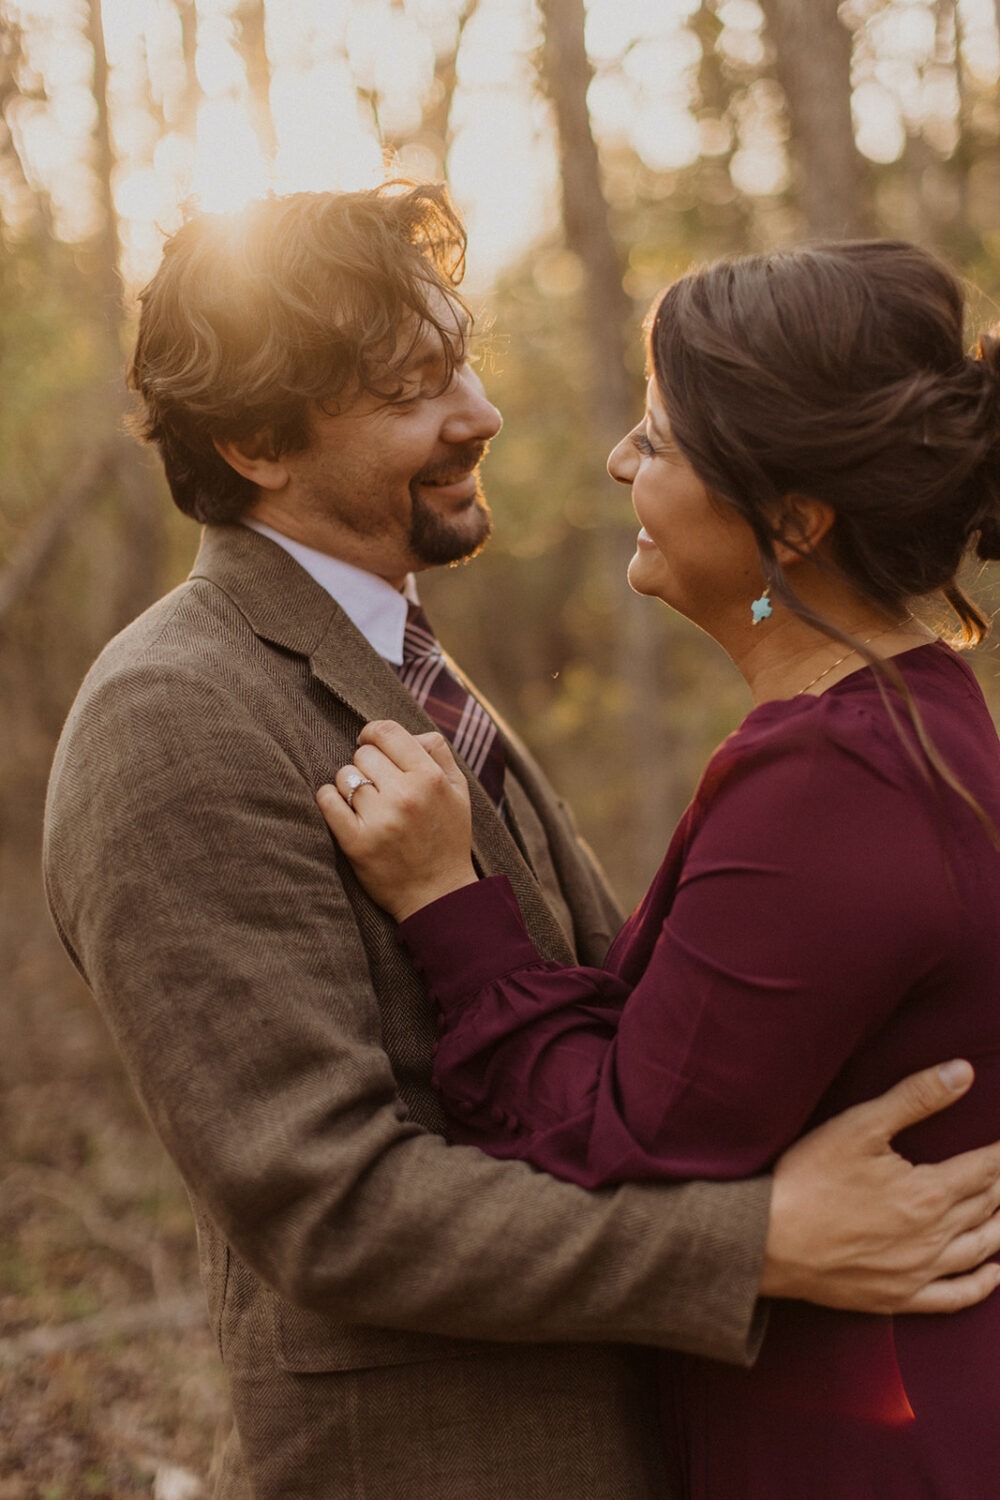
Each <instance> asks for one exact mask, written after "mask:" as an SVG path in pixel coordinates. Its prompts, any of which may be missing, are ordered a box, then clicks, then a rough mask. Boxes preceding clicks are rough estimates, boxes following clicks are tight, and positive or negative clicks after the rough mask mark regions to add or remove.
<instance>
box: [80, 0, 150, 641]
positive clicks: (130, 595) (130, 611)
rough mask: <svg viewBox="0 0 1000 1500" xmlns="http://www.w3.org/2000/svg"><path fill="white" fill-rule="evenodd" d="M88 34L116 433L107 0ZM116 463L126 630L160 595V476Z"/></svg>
mask: <svg viewBox="0 0 1000 1500" xmlns="http://www.w3.org/2000/svg"><path fill="white" fill-rule="evenodd" d="M86 14H87V34H88V38H89V40H90V45H91V49H92V53H93V69H94V71H93V91H94V103H95V106H96V112H97V113H96V125H95V131H94V158H95V161H94V165H95V169H96V177H97V183H98V195H99V203H100V209H101V214H100V228H99V230H98V233H97V235H96V237H95V240H94V244H93V252H94V271H93V284H94V287H95V291H96V295H97V299H98V304H99V312H100V326H101V330H102V343H103V351H104V364H105V369H106V375H105V379H106V390H107V400H108V406H107V420H108V427H109V431H110V432H115V431H117V430H118V429H119V428H120V427H121V422H122V416H123V413H124V410H125V384H124V376H123V365H124V354H123V348H122V344H123V339H122V333H123V325H124V311H123V307H122V293H121V279H120V276H119V270H118V262H119V236H118V215H117V211H116V209H115V200H114V190H113V184H114V171H115V165H116V162H115V153H114V145H113V142H112V138H111V118H110V113H109V109H108V62H107V53H106V50H105V45H104V22H103V16H102V12H101V0H87V12H86ZM119 453H120V457H119V460H118V463H117V479H118V487H119V490H120V495H119V502H118V503H119V512H118V517H119V520H118V533H119V538H120V543H121V546H120V556H119V560H118V570H117V571H118V577H117V579H116V593H117V599H116V610H115V615H116V618H117V620H118V621H119V622H120V623H122V624H125V623H126V622H127V621H128V620H131V619H133V618H134V617H135V616H136V615H137V614H139V613H140V611H141V610H143V609H145V608H146V606H147V605H148V604H150V603H151V602H152V600H153V599H154V598H155V597H156V593H157V590H158V587H159V583H160V569H161V562H162V554H163V533H162V526H161V523H160V516H159V512H158V505H159V497H158V494H157V489H156V485H155V483H154V480H153V474H152V471H151V469H150V467H149V464H148V463H147V462H146V460H145V457H144V455H143V454H142V453H141V452H140V451H139V448H138V446H137V445H136V444H127V445H123V446H122V447H121V448H120V450H119Z"/></svg>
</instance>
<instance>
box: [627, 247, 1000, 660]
mask: <svg viewBox="0 0 1000 1500" xmlns="http://www.w3.org/2000/svg"><path fill="white" fill-rule="evenodd" d="M963 315H964V297H963V293H962V288H961V286H960V284H959V282H958V281H957V280H956V278H955V276H954V275H952V273H951V271H949V269H948V268H947V266H945V265H943V264H942V263H941V262H940V261H939V260H937V259H935V257H934V256H932V255H929V254H927V252H926V251H924V250H921V249H919V247H918V246H916V245H911V244H907V243H904V242H901V241H895V240H867V241H847V242H841V243H833V244H819V245H812V246H806V247H803V248H800V249H794V250H788V251H783V250H782V251H775V252H773V253H771V254H766V255H753V256H746V257H743V258H740V259H736V260H730V261H720V262H718V263H716V264H714V265H710V266H708V267H706V268H704V269H701V270H696V271H694V272H692V273H691V274H690V275H688V276H684V277H682V278H681V280H679V281H677V282H675V283H674V285H673V286H671V287H669V288H668V289H667V291H666V292H665V293H664V295H663V297H662V298H661V300H660V302H659V305H658V306H657V307H656V309H655V313H654V315H653V318H652V322H651V326H650V329H649V349H650V357H651V363H652V366H653V370H654V372H655V375H656V380H657V384H658V386H659V390H660V395H661V397H662V399H663V403H664V406H665V407H666V410H667V414H668V416H669V418H670V423H671V427H672V430H673V435H674V438H675V440H676V442H677V444H678V447H679V448H680V449H681V450H682V452H683V453H684V454H685V456H686V457H687V458H688V460H689V461H690V463H691V464H692V465H693V467H694V469H695V470H696V472H697V474H698V475H699V477H700V478H701V480H702V481H703V483H704V484H705V485H706V486H707V487H708V489H709V490H710V491H712V493H713V494H714V495H716V496H717V497H718V498H719V499H720V500H721V501H724V502H725V503H726V504H728V505H731V506H733V507H734V508H735V509H736V510H738V511H739V512H740V513H741V515H743V516H744V517H745V518H746V520H747V521H748V522H749V524H750V526H751V527H752V528H753V531H754V534H755V536H756V538H757V542H758V545H759V548H760V553H761V561H762V565H763V568H764V574H765V577H766V578H767V580H768V582H769V583H770V585H771V589H772V592H773V593H774V595H775V597H776V598H779V599H781V600H782V602H783V603H785V604H786V605H788V607H789V608H791V609H793V610H794V611H795V612H796V613H798V614H799V615H801V616H802V617H804V618H807V619H809V620H811V621H812V623H814V624H817V625H819V626H820V628H826V627H825V625H824V622H822V621H820V620H819V619H818V618H816V617H814V616H813V615H812V614H811V612H810V611H809V610H807V609H806V608H805V606H804V605H803V604H802V603H801V601H799V600H798V599H797V598H796V596H795V594H794V591H793V590H792V589H791V587H790V585H789V583H788V580H787V579H786V577H785V574H784V572H783V570H782V568H781V566H780V564H779V563H778V561H777V559H776V557H775V552H774V542H775V534H774V518H775V513H776V510H777V508H778V505H779V503H780V501H781V499H782V497H783V496H786V495H793V494H796V493H797V494H805V495H810V496H812V497H814V498H816V499H819V500H823V501H825V502H827V504H829V505H830V506H831V508H832V509H833V511H834V514H835V520H834V524H833V527H832V530H831V533H830V539H831V545H832V549H833V557H834V560H835V563H836V565H837V566H838V568H839V569H840V571H841V572H842V573H843V575H844V576H845V577H846V578H847V579H848V580H849V581H850V582H851V584H853V586H854V587H855V588H856V589H857V591H858V592H859V593H860V594H861V595H862V596H863V597H864V598H866V599H868V600H869V601H871V602H872V603H873V604H875V605H877V606H878V607H879V608H880V609H882V610H884V611H885V612H886V613H887V614H888V615H889V616H890V617H898V616H900V615H902V614H905V612H906V610H907V608H908V607H909V604H910V602H911V601H913V600H916V599H918V598H922V597H924V596H927V595H930V594H934V593H936V592H941V593H943V594H944V596H945V598H947V600H948V601H949V603H950V604H951V605H952V607H953V608H954V610H955V612H956V613H957V615H958V618H959V621H960V622H961V626H962V635H963V638H964V640H965V641H966V642H975V641H978V640H979V639H980V638H981V637H982V635H983V634H984V633H985V630H986V621H985V620H984V618H983V616H982V615H981V614H980V612H979V610H978V609H977V608H976V607H975V605H973V604H972V603H971V601H970V600H969V599H967V598H966V596H965V594H964V593H963V591H962V589H961V587H960V585H959V583H958V581H957V574H958V572H959V568H960V566H961V563H962V561H963V559H964V557H965V556H966V554H967V553H968V552H969V550H970V548H971V549H974V550H975V551H976V552H977V553H978V555H979V557H981V558H984V559H985V558H997V557H1000V344H998V342H997V338H996V337H995V336H994V334H991V333H988V334H984V335H983V336H982V338H981V340H980V343H979V349H978V352H977V353H976V354H975V355H974V356H967V355H966V353H965V342H964V332H963ZM829 633H833V634H838V633H837V632H829Z"/></svg>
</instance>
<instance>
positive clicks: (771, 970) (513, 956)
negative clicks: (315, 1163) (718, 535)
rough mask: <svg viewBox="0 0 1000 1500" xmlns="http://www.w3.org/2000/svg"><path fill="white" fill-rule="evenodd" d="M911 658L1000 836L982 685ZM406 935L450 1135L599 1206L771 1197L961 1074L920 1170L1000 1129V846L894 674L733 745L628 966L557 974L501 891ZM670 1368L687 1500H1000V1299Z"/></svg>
mask: <svg viewBox="0 0 1000 1500" xmlns="http://www.w3.org/2000/svg"><path fill="white" fill-rule="evenodd" d="M896 664H897V665H898V666H899V667H900V669H901V670H902V672H903V674H904V676H905V679H906V682H907V684H908V686H909V689H910V691H911V693H912V695H913V698H914V699H915V701H916V703H917V704H918V706H919V709H920V713H921V716H922V718H923V722H924V725H925V727H926V729H927V731H928V733H929V734H930V736H931V738H932V740H933V742H934V744H935V745H936V747H937V749H938V751H939V752H940V753H941V755H942V756H943V757H944V759H945V760H946V762H947V764H948V766H949V767H950V768H951V770H952V771H953V772H954V774H955V776H956V777H958V778H959V780H960V781H961V783H962V785H963V786H964V787H965V788H967V789H968V791H969V792H971V794H972V795H973V796H974V798H975V799H976V801H977V802H978V803H979V805H980V807H981V808H982V809H983V810H984V811H985V813H986V814H987V815H988V816H989V818H990V819H992V821H993V823H994V824H995V825H996V826H997V827H998V828H1000V746H998V742H997V735H996V731H995V729H994V726H993V723H992V721H991V719H990V716H989V713H988V711H987V708H986V705H985V703H984V701H983V698H982V695H981V693H980V691H979V688H978V686H977V684H976V681H975V678H974V677H973V675H972V673H971V672H970V671H969V669H968V668H967V667H966V666H965V664H964V663H963V662H962V661H961V660H960V659H959V658H958V657H956V656H955V655H954V654H953V653H952V652H951V651H949V650H948V648H947V647H945V646H943V645H939V644H932V645H927V646H923V647H918V648H917V649H916V650H913V651H909V652H907V653H905V655H903V656H900V657H897V658H896ZM900 722H901V724H902V734H903V736H904V738H905V739H907V740H908V739H910V738H911V735H910V731H909V730H908V729H907V721H906V719H905V717H904V718H902V719H901V720H900ZM400 933H401V936H402V938H403V941H404V942H405V943H406V945H407V947H408V948H409V950H410V952H411V954H412V956H413V959H414V961H415V963H416V964H417V966H418V967H419V969H420V970H421V971H422V973H423V975H424V977H425V979H426V982H427V985H428V988H429V990H430V992H431V994H432V995H433V996H434V998H435V1000H436V1001H437V1003H438V1005H439V1006H440V1009H441V1023H440V1024H441V1036H440V1041H439V1045H438V1051H437V1059H436V1067H437V1081H438V1084H439V1086H440V1089H441V1091H442V1094H443V1097H444V1100H445V1105H446V1108H447V1111H448V1116H449V1124H450V1128H451V1133H452V1138H453V1139H454V1140H455V1141H458V1142H471V1143H474V1144H476V1145H478V1146H480V1147H482V1148H483V1149H484V1150H487V1151H490V1152H492V1153H493V1154H494V1155H496V1156H505V1157H519V1158H523V1159H525V1160H527V1161H529V1162H532V1163H534V1164H535V1165H536V1166H538V1167H540V1168H543V1169H544V1170H546V1171H549V1172H553V1173H555V1174H557V1175H558V1176H561V1177H566V1178H570V1179H571V1180H572V1181H574V1182H578V1183H582V1184H584V1185H586V1186H589V1187H594V1186H598V1185H601V1184H608V1183H616V1182H623V1181H634V1180H640V1179H641V1180H654V1179H657V1178H661V1179H662V1178H668V1179H674V1178H695V1177H700V1178H705V1177H715V1178H725V1177H730V1178H735V1177H744V1176H747V1175H750V1174H752V1173H757V1172H762V1171H766V1170H767V1169H768V1168H769V1167H770V1166H771V1164H772V1163H773V1162H774V1161H775V1158H776V1157H777V1156H778V1155H779V1154H780V1153H781V1151H782V1150H783V1149H784V1148H785V1147H786V1146H787V1145H789V1143H790V1142H792V1141H794V1140H795V1139H796V1137H797V1136H799V1135H801V1134H802V1133H803V1131H805V1130H807V1129H808V1128H809V1127H810V1126H812V1125H814V1124H816V1123H818V1122H819V1121H821V1120H823V1119H825V1118H827V1117H828V1116H830V1115H832V1114H834V1113H836V1112H837V1111H839V1110H841V1109H843V1108H844V1107H845V1106H846V1105H849V1104H852V1103H855V1102H857V1101H859V1100H862V1099H868V1098H871V1097H872V1096H873V1095H875V1094H877V1093H879V1092H880V1091H882V1090H883V1089H885V1088H887V1087H888V1086H889V1085H891V1084H893V1083H895V1082H896V1081H897V1080H898V1079H900V1078H901V1077H902V1076H903V1075H904V1074H905V1073H908V1072H911V1071H912V1070H914V1069H917V1068H921V1067H924V1066H927V1065H930V1064H933V1063H936V1062H940V1061H943V1060H944V1059H946V1058H949V1057H966V1058H969V1059H970V1061H972V1062H973V1063H974V1065H975V1067H976V1072H977V1082H976V1084H975V1086H974V1088H973V1089H972V1091H971V1093H970V1094H969V1095H968V1096H966V1098H965V1099H963V1100H962V1101H961V1102H960V1103H958V1104H957V1105H956V1106H954V1107H953V1108H952V1109H949V1110H947V1111H945V1112H944V1113H943V1114H940V1115H936V1116H934V1117H933V1118H932V1119H930V1120H927V1121H925V1122H923V1123H922V1124H921V1125H919V1126H917V1127H915V1128H914V1129H912V1130H910V1131H907V1132H906V1133H905V1135H904V1136H902V1137H900V1138H899V1142H898V1144H899V1146H900V1149H901V1150H903V1151H904V1152H905V1153H906V1154H907V1155H908V1156H909V1157H910V1158H911V1159H912V1160H915V1161H930V1160H937V1159H940V1158H942V1157H944V1156H947V1155H950V1154H951V1153H953V1152H956V1151H960V1150H964V1149H966V1148H968V1147H972V1146H978V1145H981V1144H983V1143H985V1142H987V1141H990V1140H993V1139H995V1138H996V1137H998V1136H1000V854H998V852H997V850H996V848H995V846H994V844H993V842H992V841H991V838H990V836H989V835H988V833H987V832H986V831H985V830H984V828H983V825H982V823H981V822H980V821H979V819H977V817H976V815H975V813H974V812H973V811H972V810H971V809H970V807H969V806H968V805H967V803H966V802H964V801H963V800H962V799H961V798H960V797H959V796H958V795H956V794H955V793H954V792H953V791H952V790H950V789H948V788H947V787H946V786H945V785H944V784H943V783H942V782H941V780H940V779H939V778H937V777H930V776H928V775H927V774H926V773H925V771H924V769H923V765H922V763H921V761H920V759H919V756H917V755H915V754H914V753H912V752H911V751H910V750H909V749H908V748H907V745H906V744H904V743H903V741H902V740H901V737H900V733H899V732H898V731H897V729H896V728H895V727H894V726H893V724H892V722H891V721H890V717H889V713H888V711H887V709H886V707H885V705H884V703H883V701H882V698H881V695H880V692H879V688H878V685H877V683H876V680H875V676H874V674H873V673H872V672H871V671H870V670H868V669H865V670H862V671H859V672H856V673H854V674H853V675H852V676H850V677H847V678H845V679H844V680H843V681H842V682H839V683H837V684H836V685H835V686H834V687H832V688H831V689H829V691H828V692H826V693H824V694H823V695H822V696H820V697H808V696H799V697H796V698H792V699H790V700H788V701H782V702H772V703H766V704H763V705H762V706H761V707H759V708H757V709H755V710H754V711H753V712H752V713H751V714H750V715H749V716H748V718H747V719H746V720H745V721H744V723H743V724H742V726H741V727H740V729H739V730H737V731H736V733H735V734H733V735H731V736H730V738H729V739H728V740H727V741H726V742H725V743H724V744H723V745H722V747H721V748H720V749H719V750H718V751H717V752H716V754H715V756H714V757H713V759H712V761H711V762H710V764H709V766H708V769H707V771H706V773H705V776H704V779H703V780H702V783H701V785H700V787H699V789H698V792H697V794H696V796H695V799H694V801H693V803H692V805H691V807H690V808H689V809H688V811H687V813H686V814H685V816H684V818H683V819H682V821H681V823H680V826H679V827H678V829H677V832H676V834H675V835H674V838H673V840H672V842H671V844H670V847H669V849H668V851H667V855H666V859H665V860H664V862H663V865H662V866H661V868H660V870H659V872H658V873H657V875H656V878H655V880H654V881H653V884H652V886H651V888H650V890H649V892H648V893H647V895H646V897H645V898H644V900H643V901H642V903H641V904H640V906H639V907H638V908H637V910H636V911H635V912H634V913H633V915H632V916H631V917H630V918H629V920H628V921H627V922H626V924H625V926H624V927H623V929H622V931H621V932H620V934H619V935H618V937H617V938H616V940H615V942H614V943H613V945H612V947H611V950H610V952H609V953H608V956H607V959H606V961H605V967H604V968H603V969H582V968H579V969H566V968H559V967H558V966H556V965H554V964H551V963H547V962H544V961H543V960H542V959H541V958H540V957H539V955H538V953H537V951H536V949H535V948H534V946H533V945H532V943H531V941H530V939H529V938H528V936H527V934H526V932H525V929H524V926H523V924H522V922H521V919H520V915H519V912H518V909H517V906H516V903H515V901H514V898H513V895H512V893H511V890H510V887H509V885H508V884H507V882H506V880H505V879H504V878H502V877H499V878H494V879H490V880H484V881H480V882H479V883H478V884H477V885H474V886H468V887H466V888H465V889H463V890H460V891H457V892H455V893H454V894H453V895H451V896H446V897H444V898H443V899H441V900H440V901H436V902H434V903H433V904H432V905H430V906H428V907H426V908H424V910H423V911H421V912H418V913H416V914H415V915H414V916H412V917H411V918H409V920H408V921H406V922H405V923H403V924H402V925H401V928H400ZM662 1368H663V1409H664V1420H665V1424H666V1427H665V1430H666V1435H667V1442H666V1445H665V1446H666V1455H667V1456H666V1465H667V1470H668V1472H669V1474H670V1478H671V1480H672V1482H673V1492H674V1493H675V1494H676V1495H677V1496H678V1497H679V1496H682V1495H683V1496H690V1497H695V1500H703V1497H704V1500H826V1497H829V1500H834V1497H835V1500H869V1497H871V1500H918V1497H920V1500H996V1497H997V1496H1000V1297H994V1298H992V1299H991V1300H989V1301H987V1302H986V1303H985V1304H984V1305H982V1306H980V1307H976V1308H973V1309H970V1310H968V1311H965V1312H962V1313H959V1314H957V1315H955V1316H953V1317H943V1316H942V1317H914V1316H910V1317H897V1318H889V1317H874V1316H866V1315H860V1314H849V1313H837V1312H831V1311H828V1310H826V1309H822V1308H817V1307H813V1306H811V1305H809V1304H806V1303H799V1302H777V1303H775V1304H774V1306H773V1309H772V1315H771V1320H770V1324H769V1328H768V1332H767V1336H766V1338H765V1341H764V1348H763V1351H762V1354H761V1357H760V1359H759V1361H758V1363H757V1365H756V1367H755V1368H754V1369H753V1370H741V1369H736V1368H731V1367H729V1366H726V1365H723V1364H721V1363H717V1362H715V1361H711V1360H705V1359H701V1358H698V1357H694V1356H688V1355H684V1354H673V1353H666V1354H664V1356H663V1360H662ZM594 1417H595V1420H599V1419H600V1414H599V1413H596V1412H595V1414H594Z"/></svg>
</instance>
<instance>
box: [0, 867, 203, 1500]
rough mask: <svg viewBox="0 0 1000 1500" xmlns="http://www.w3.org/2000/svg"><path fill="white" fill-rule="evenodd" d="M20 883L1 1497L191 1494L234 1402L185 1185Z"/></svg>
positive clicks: (11, 913) (0, 1229) (0, 1311)
mask: <svg viewBox="0 0 1000 1500" xmlns="http://www.w3.org/2000/svg"><path fill="white" fill-rule="evenodd" d="M22 869H23V867H22ZM0 873H7V874H10V867H9V865H8V868H7V871H6V872H0ZM23 884H24V883H23V881H22V882H21V883H18V882H13V883H7V884H6V886H5V910H4V920H3V923H2V925H0V957H2V959H3V972H4V973H5V974H6V975H7V976H8V979H7V985H6V994H5V995H4V1001H3V1003H4V1032H5V1042H4V1046H3V1048H2V1052H0V1500H90V1497H94V1500H119V1497H125V1496H137V1495H145V1496H153V1497H154V1500H198V1497H204V1496H207V1495H208V1494H209V1493H210V1485H209V1478H208V1477H209V1472H210V1469H211V1465H212V1459H213V1455H214V1453H215V1451H216V1449H217V1447H218V1445H219V1443H220V1442H221V1439H222V1436H223V1435H224V1433H225V1431H226V1429H227V1427H228V1409H227V1400H226V1393H225V1383H224V1378H223V1375H222V1370H221V1365H220V1363H219V1358H218V1351H217V1349H216V1347H215V1344H214V1341H213V1338H212V1336H211V1333H210V1331H209V1329H208V1325H207V1319H206V1317H205V1313H204V1304H203V1301H202V1297H201V1292H200V1288H199V1285H198V1277H197V1266H196V1254H195V1245H194V1230H193V1225H192V1221H191V1216H190V1211H189V1209H188V1206H187V1200H186V1198H185V1195H184V1191H183V1188H182V1186H181V1184H180V1182H179V1180H178V1178H177V1176H176V1173H175V1172H174V1170H173V1168H172V1166H171V1165H170V1163H169V1162H168V1161H167V1160H166V1158H165V1157H164V1154H163V1152H162V1151H161V1149H160V1147H159V1146H158V1144H157V1143H156V1141H155V1140H154V1139H153V1137H152V1135H151V1132H150V1131H149V1128H148V1126H147V1124H146V1122H145V1120H144V1118H143V1117H142V1114H141V1112H140V1110H139V1109H138V1107H137V1105H136V1104H135V1103H134V1101H133V1099H132V1096H131V1093H130V1090H129V1087H128V1084H127V1082H126V1080H125V1078H124V1076H123V1074H122V1071H121V1069H120V1067H119V1065H118V1062H117V1059H116V1057H115V1054H114V1051H113V1048H112V1045H111V1043H110V1040H109V1039H108V1037H107V1036H106V1033H105V1031H104V1028H103V1025H102V1023H101V1021H100V1019H99V1017H98V1016H97V1014H96V1012H95V1011H94V1009H93V1007H92V1004H91V1002H90V1000H89V997H88V996H87V995H86V993H85V992H84V991H83V989H82V987H81V986H80V985H79V984H78V983H77V981H76V980H75V978H74V976H73V974H72V971H71V970H70V968H69V965H68V963H67V961H66V960H65V958H64V957H63V955H62V953H61V951H60V950H59V947H58V944H57V943H56V940H55V938H54V936H53V935H52V934H51V933H50V931H49V928H48V924H47V920H46V918H45V916H44V913H43V912H42V911H41V907H40V903H39V901H38V899H37V896H36V895H35V894H34V893H33V892H32V891H31V890H30V888H29V889H27V890H25V889H23ZM11 893H13V894H11Z"/></svg>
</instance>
